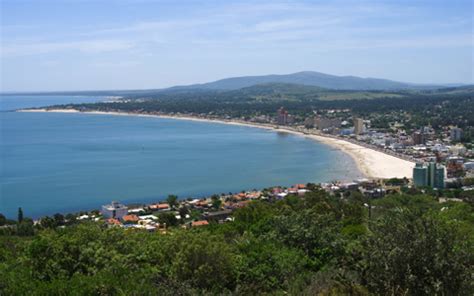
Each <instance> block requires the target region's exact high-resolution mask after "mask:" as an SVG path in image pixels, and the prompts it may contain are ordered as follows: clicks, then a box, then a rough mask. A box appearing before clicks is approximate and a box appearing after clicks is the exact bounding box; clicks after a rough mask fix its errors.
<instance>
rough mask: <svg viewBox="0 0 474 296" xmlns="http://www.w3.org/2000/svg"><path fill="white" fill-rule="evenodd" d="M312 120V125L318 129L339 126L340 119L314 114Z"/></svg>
mask: <svg viewBox="0 0 474 296" xmlns="http://www.w3.org/2000/svg"><path fill="white" fill-rule="evenodd" d="M313 121H314V126H315V127H316V128H317V129H319V130H324V129H329V128H339V127H341V121H340V120H339V119H336V118H327V117H322V116H316V117H315V118H314V120H313Z"/></svg>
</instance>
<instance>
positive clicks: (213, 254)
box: [0, 180, 474, 295]
mask: <svg viewBox="0 0 474 296" xmlns="http://www.w3.org/2000/svg"><path fill="white" fill-rule="evenodd" d="M395 181H396V180H394V182H395ZM366 202H367V201H366V200H365V198H364V197H363V196H362V195H361V194H357V193H353V194H350V195H349V196H348V197H347V198H345V199H340V198H335V197H331V196H329V195H327V194H326V193H325V192H323V191H318V190H316V191H314V192H310V193H307V194H306V195H305V196H304V197H298V196H294V195H289V196H287V197H286V198H285V199H283V200H280V201H254V202H251V203H250V204H249V205H248V206H247V207H244V208H241V209H239V210H237V211H236V212H234V218H235V221H234V222H229V223H225V224H213V223H211V224H210V225H209V226H204V227H199V228H193V229H189V230H186V229H182V228H180V227H175V228H173V227H172V228H170V229H169V231H167V234H160V233H148V232H145V231H139V230H132V229H128V230H125V229H122V228H115V227H112V228H110V227H106V226H105V225H103V224H100V223H93V222H87V223H77V224H74V225H69V226H67V227H64V225H61V223H63V222H61V221H62V220H61V217H59V216H58V217H53V218H52V220H54V221H55V223H56V224H54V225H49V226H47V225H36V226H32V225H31V227H30V230H32V232H31V233H27V234H25V233H22V232H20V228H21V227H20V225H21V224H22V223H25V222H27V220H28V219H27V218H23V221H22V222H21V223H20V224H19V225H18V227H12V225H7V226H3V228H2V229H4V228H6V227H7V228H9V229H11V231H4V232H3V233H4V235H2V236H0V274H1V275H2V276H1V277H0V294H1V295H26V294H29V295H69V294H71V293H72V294H75V295H195V294H211V295H212V294H233V295H234V294H235V295H256V294H277V295H282V294H290V295H348V294H351V295H472V294H473V293H474V284H473V283H474V216H473V213H474V211H473V204H472V203H467V202H447V203H438V202H437V200H436V199H435V198H434V197H432V196H429V195H417V193H416V194H415V195H408V194H399V195H391V196H387V197H385V198H383V199H378V200H375V201H373V202H372V205H373V207H372V215H371V218H370V219H369V215H368V211H367V208H366V206H365V205H364V204H365V203H366ZM0 217H1V216H0ZM161 219H163V220H166V221H167V223H169V224H170V225H172V224H173V222H172V221H171V220H172V219H171V216H169V217H167V216H164V215H163V216H162V217H160V220H161ZM1 221H3V222H2V223H4V224H5V223H6V222H5V219H2V220H0V222H1ZM20 235H21V236H20Z"/></svg>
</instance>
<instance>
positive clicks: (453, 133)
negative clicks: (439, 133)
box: [449, 127, 462, 142]
mask: <svg viewBox="0 0 474 296" xmlns="http://www.w3.org/2000/svg"><path fill="white" fill-rule="evenodd" d="M449 138H450V139H451V141H453V142H459V141H461V138H462V129H460V128H459V127H453V128H451V130H450V131H449Z"/></svg>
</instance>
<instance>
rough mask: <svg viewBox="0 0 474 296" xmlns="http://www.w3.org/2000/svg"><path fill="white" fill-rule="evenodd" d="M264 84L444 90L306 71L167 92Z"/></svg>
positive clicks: (240, 78)
mask: <svg viewBox="0 0 474 296" xmlns="http://www.w3.org/2000/svg"><path fill="white" fill-rule="evenodd" d="M264 83H292V84H302V85H310V86H318V87H323V88H329V89H337V90H401V89H435V88H440V87H442V86H436V85H421V84H412V83H404V82H398V81H392V80H387V79H378V78H361V77H356V76H336V75H329V74H324V73H320V72H313V71H304V72H298V73H293V74H284V75H263V76H243V77H232V78H226V79H221V80H217V81H214V82H209V83H203V84H193V85H188V86H176V87H172V88H169V89H167V90H178V89H181V90H182V89H213V90H233V89H240V88H244V87H249V86H252V85H256V84H264Z"/></svg>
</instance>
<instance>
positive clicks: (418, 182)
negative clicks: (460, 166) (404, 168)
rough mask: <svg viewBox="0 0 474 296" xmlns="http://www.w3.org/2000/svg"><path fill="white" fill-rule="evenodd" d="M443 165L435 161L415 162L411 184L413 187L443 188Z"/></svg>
mask: <svg viewBox="0 0 474 296" xmlns="http://www.w3.org/2000/svg"><path fill="white" fill-rule="evenodd" d="M444 177H445V167H444V166H442V165H438V164H437V163H436V162H430V163H428V164H422V163H417V164H416V165H415V167H414V168H413V184H414V185H415V187H426V186H427V187H433V188H438V189H443V188H444V183H445V182H444Z"/></svg>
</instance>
